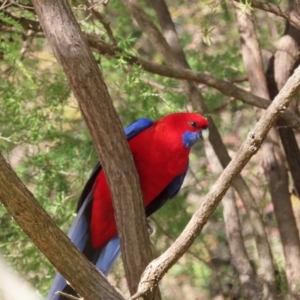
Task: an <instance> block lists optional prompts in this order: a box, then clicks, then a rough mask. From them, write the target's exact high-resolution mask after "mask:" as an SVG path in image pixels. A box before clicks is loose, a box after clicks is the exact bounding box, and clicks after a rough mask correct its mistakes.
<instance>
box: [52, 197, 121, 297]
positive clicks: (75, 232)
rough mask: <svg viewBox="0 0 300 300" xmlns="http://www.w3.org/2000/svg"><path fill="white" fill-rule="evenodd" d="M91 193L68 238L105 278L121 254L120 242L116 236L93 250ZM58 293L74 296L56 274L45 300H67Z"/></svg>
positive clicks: (65, 282)
mask: <svg viewBox="0 0 300 300" xmlns="http://www.w3.org/2000/svg"><path fill="white" fill-rule="evenodd" d="M92 198H93V196H92V192H91V193H90V194H89V195H88V196H87V198H86V200H85V201H84V202H83V204H82V206H81V207H80V209H79V211H78V214H77V216H76V218H75V221H74V222H73V224H72V226H71V228H70V230H69V233H68V237H69V238H70V240H71V241H72V242H73V243H74V245H75V246H76V247H77V248H78V250H79V251H81V252H83V254H85V256H86V257H87V258H88V259H89V260H90V261H91V262H92V263H93V264H95V266H96V267H97V269H98V270H99V271H101V272H102V273H103V274H104V275H105V276H107V275H108V274H109V272H110V270H111V268H112V267H113V265H114V263H115V261H116V260H117V259H118V257H119V256H120V254H121V250H120V240H119V238H118V237H117V236H116V237H114V238H113V239H111V240H110V241H109V242H108V243H107V244H106V245H105V246H104V247H103V248H101V249H93V248H92V246H91V241H90V233H89V221H88V218H87V216H88V215H89V214H90V210H91V203H92ZM58 291H63V292H65V293H68V294H70V293H71V294H74V291H73V289H72V288H71V287H70V286H69V285H68V284H67V281H66V280H65V279H64V278H63V277H62V275H61V274H60V273H57V274H56V276H55V279H54V281H53V284H52V286H51V289H50V291H49V293H48V296H47V298H46V299H47V300H63V299H67V298H65V297H63V296H61V295H59V294H55V293H56V292H58Z"/></svg>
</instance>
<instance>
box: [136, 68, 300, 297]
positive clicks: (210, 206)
mask: <svg viewBox="0 0 300 300" xmlns="http://www.w3.org/2000/svg"><path fill="white" fill-rule="evenodd" d="M299 89H300V67H298V68H297V69H296V71H295V73H294V74H293V75H292V76H291V78H290V79H289V80H288V81H287V83H286V85H285V86H284V87H283V88H282V90H281V91H280V93H279V94H278V96H277V97H276V98H275V99H274V101H273V102H272V104H271V105H270V107H269V108H268V109H267V110H266V112H265V113H264V114H263V116H262V117H261V119H260V120H259V121H258V123H257V124H256V126H255V127H254V128H253V130H252V131H251V132H250V133H249V134H248V137H247V139H246V141H245V142H244V143H243V144H242V146H241V148H240V149H239V151H238V152H237V154H236V155H235V157H234V158H233V159H232V160H231V162H230V163H229V165H228V166H227V167H226V169H225V170H224V172H223V173H222V174H221V176H220V177H219V179H218V180H217V181H216V183H215V184H214V185H213V186H212V188H211V190H210V192H209V193H208V194H207V195H206V197H205V198H204V200H203V202H202V203H201V205H200V207H199V208H198V209H197V211H196V212H195V214H194V215H193V217H192V219H191V220H190V222H189V223H188V225H187V226H186V228H185V229H184V231H183V232H182V233H181V235H180V236H179V237H178V238H177V240H176V241H175V243H174V244H173V245H172V246H171V247H170V248H169V249H167V251H166V252H164V253H163V254H162V255H161V256H160V257H158V258H157V259H155V260H154V261H152V262H151V263H150V265H149V266H148V267H147V268H146V270H145V272H144V273H143V275H142V278H141V282H140V284H139V288H138V292H137V293H136V294H135V295H134V296H133V297H131V300H133V299H137V298H138V297H144V299H151V294H152V293H153V291H152V289H153V287H156V286H157V283H158V282H159V280H160V279H161V278H162V277H163V275H164V274H165V273H166V272H167V271H168V270H169V268H170V267H171V266H172V265H173V264H174V263H175V262H176V261H177V260H178V259H179V258H180V257H181V256H182V255H183V254H184V253H185V252H186V250H187V249H188V248H189V247H190V246H191V244H192V243H193V242H194V240H195V239H196V237H197V236H198V235H199V234H200V232H201V230H202V228H203V227H204V225H205V224H206V222H207V220H208V218H209V217H210V216H211V214H212V213H213V211H214V210H215V208H216V207H217V205H218V204H219V202H220V201H221V199H222V197H223V196H224V194H225V193H226V191H227V190H228V188H229V187H230V185H231V183H232V182H233V180H234V179H235V178H236V177H237V175H238V174H239V173H240V172H241V170H242V169H243V167H244V166H245V165H246V164H247V163H248V161H249V160H250V158H251V157H252V156H253V155H254V154H255V153H256V152H257V151H258V149H259V148H260V146H261V144H262V142H263V140H264V139H265V137H266V135H267V133H268V131H269V130H270V128H271V127H272V125H273V124H274V122H275V121H276V119H277V118H278V117H279V116H280V114H281V113H282V112H283V111H284V110H286V108H287V107H288V105H289V103H290V102H291V101H292V99H293V97H294V96H295V95H296V93H297V92H298V91H299Z"/></svg>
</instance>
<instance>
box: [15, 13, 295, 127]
mask: <svg viewBox="0 0 300 300" xmlns="http://www.w3.org/2000/svg"><path fill="white" fill-rule="evenodd" d="M13 18H14V20H16V21H20V19H19V18H16V17H13ZM17 19H18V20H17ZM20 24H21V25H22V26H23V28H24V29H26V30H29V29H33V30H35V31H38V32H39V31H41V27H40V25H39V22H36V21H32V20H29V19H25V18H22V22H20ZM85 37H86V39H87V41H88V44H89V46H90V47H91V48H92V49H93V50H94V51H96V52H98V53H99V54H102V55H107V56H108V57H114V58H119V57H121V56H122V57H123V59H125V60H126V61H127V62H128V63H129V64H132V65H139V66H141V67H142V68H143V69H144V70H145V71H147V72H150V73H152V74H157V75H160V76H165V77H169V78H176V79H183V80H189V81H194V82H198V83H202V84H205V85H207V86H209V87H212V88H214V89H216V90H218V91H219V92H221V93H223V94H224V95H226V96H229V97H234V98H236V99H239V100H241V101H242V102H244V103H246V104H249V105H253V106H255V107H259V108H263V109H267V107H268V106H269V105H270V101H268V100H267V99H264V98H261V97H258V96H255V95H253V94H252V93H250V92H247V91H246V90H244V89H243V88H241V87H239V86H236V85H235V84H233V83H232V82H230V81H228V80H223V79H219V78H216V77H214V76H212V75H210V74H209V73H200V72H197V71H193V70H189V69H184V68H176V67H168V66H165V65H160V64H156V63H152V62H150V61H148V60H146V59H144V58H142V57H137V56H134V55H128V54H126V55H125V53H124V51H123V50H122V49H121V48H118V47H115V46H112V45H110V44H108V43H106V42H104V41H103V40H101V39H99V38H98V37H96V36H94V35H92V34H88V33H85ZM282 117H283V118H284V119H285V120H286V121H287V122H288V124H289V126H291V127H294V128H295V129H297V130H298V131H299V132H300V118H299V117H298V116H297V115H295V114H294V113H293V112H292V111H291V110H290V109H288V110H286V111H285V112H284V113H283V114H282Z"/></svg>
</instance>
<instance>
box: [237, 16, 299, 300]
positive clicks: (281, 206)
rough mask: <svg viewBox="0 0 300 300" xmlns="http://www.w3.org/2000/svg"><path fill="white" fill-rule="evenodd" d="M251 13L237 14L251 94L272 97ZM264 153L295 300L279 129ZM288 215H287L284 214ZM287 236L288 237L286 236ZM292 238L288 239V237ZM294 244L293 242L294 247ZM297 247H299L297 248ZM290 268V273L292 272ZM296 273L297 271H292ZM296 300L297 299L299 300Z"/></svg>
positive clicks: (293, 232) (294, 233) (293, 233)
mask: <svg viewBox="0 0 300 300" xmlns="http://www.w3.org/2000/svg"><path fill="white" fill-rule="evenodd" d="M250 16H251V14H250V13H249V12H248V14H246V13H244V14H241V13H239V11H237V22H238V28H239V33H240V37H241V45H242V55H243V61H244V65H245V69H246V73H247V77H248V79H249V83H250V87H251V91H252V92H253V93H254V94H256V95H258V96H261V97H264V98H269V92H268V87H267V81H266V77H265V74H264V69H263V65H262V61H261V55H260V48H259V44H258V40H257V37H256V32H255V27H254V23H253V21H252V19H251V17H250ZM262 152H263V163H262V166H263V169H264V173H265V176H266V179H267V181H268V185H269V188H270V193H271V198H272V203H273V205H274V211H275V216H276V220H277V223H278V229H279V232H280V235H281V237H282V238H283V239H282V243H283V245H284V248H285V247H287V248H288V249H289V251H290V254H289V255H287V252H286V253H285V260H286V262H287V279H288V284H289V289H290V294H291V296H292V298H293V297H296V298H297V297H299V295H298V296H297V291H296V290H295V287H294V285H295V284H296V283H297V280H295V278H294V277H292V276H291V274H290V273H289V272H290V271H291V273H292V274H294V273H295V271H296V270H297V269H298V270H299V267H300V256H299V255H297V249H298V252H299V251H300V241H299V234H298V230H297V226H296V222H295V218H294V214H293V210H292V207H291V202H290V194H289V190H288V173H287V169H286V167H285V163H284V157H283V154H282V151H281V148H280V143H279V139H278V135H277V132H276V129H275V128H272V129H271V130H270V132H269V134H268V136H267V138H266V141H265V142H264V144H263V146H262ZM283 212H284V213H283ZM286 226H288V228H290V229H289V230H290V232H289V233H287V228H286ZM283 233H284V237H283ZM287 235H288V237H287ZM291 241H293V243H292V244H291ZM296 245H297V247H296ZM291 254H294V255H295V256H293V258H292V260H293V261H294V265H293V266H292V265H290V263H289V261H290V260H291V257H290V256H291ZM298 254H300V252H299V253H298ZM288 269H289V270H290V271H288ZM292 270H293V271H292ZM268 275H270V279H272V280H273V281H272V282H271V281H270V284H273V285H270V292H271V294H270V295H268V294H267V295H266V296H267V298H270V299H273V298H274V297H275V293H276V287H275V276H274V273H273V274H268ZM296 298H293V299H296Z"/></svg>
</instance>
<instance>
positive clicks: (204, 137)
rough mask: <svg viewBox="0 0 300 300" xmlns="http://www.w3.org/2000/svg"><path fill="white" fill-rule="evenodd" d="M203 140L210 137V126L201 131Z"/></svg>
mask: <svg viewBox="0 0 300 300" xmlns="http://www.w3.org/2000/svg"><path fill="white" fill-rule="evenodd" d="M201 136H202V137H201V140H202V141H205V140H207V139H208V136H209V130H208V128H205V129H203V130H202V131H201Z"/></svg>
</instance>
